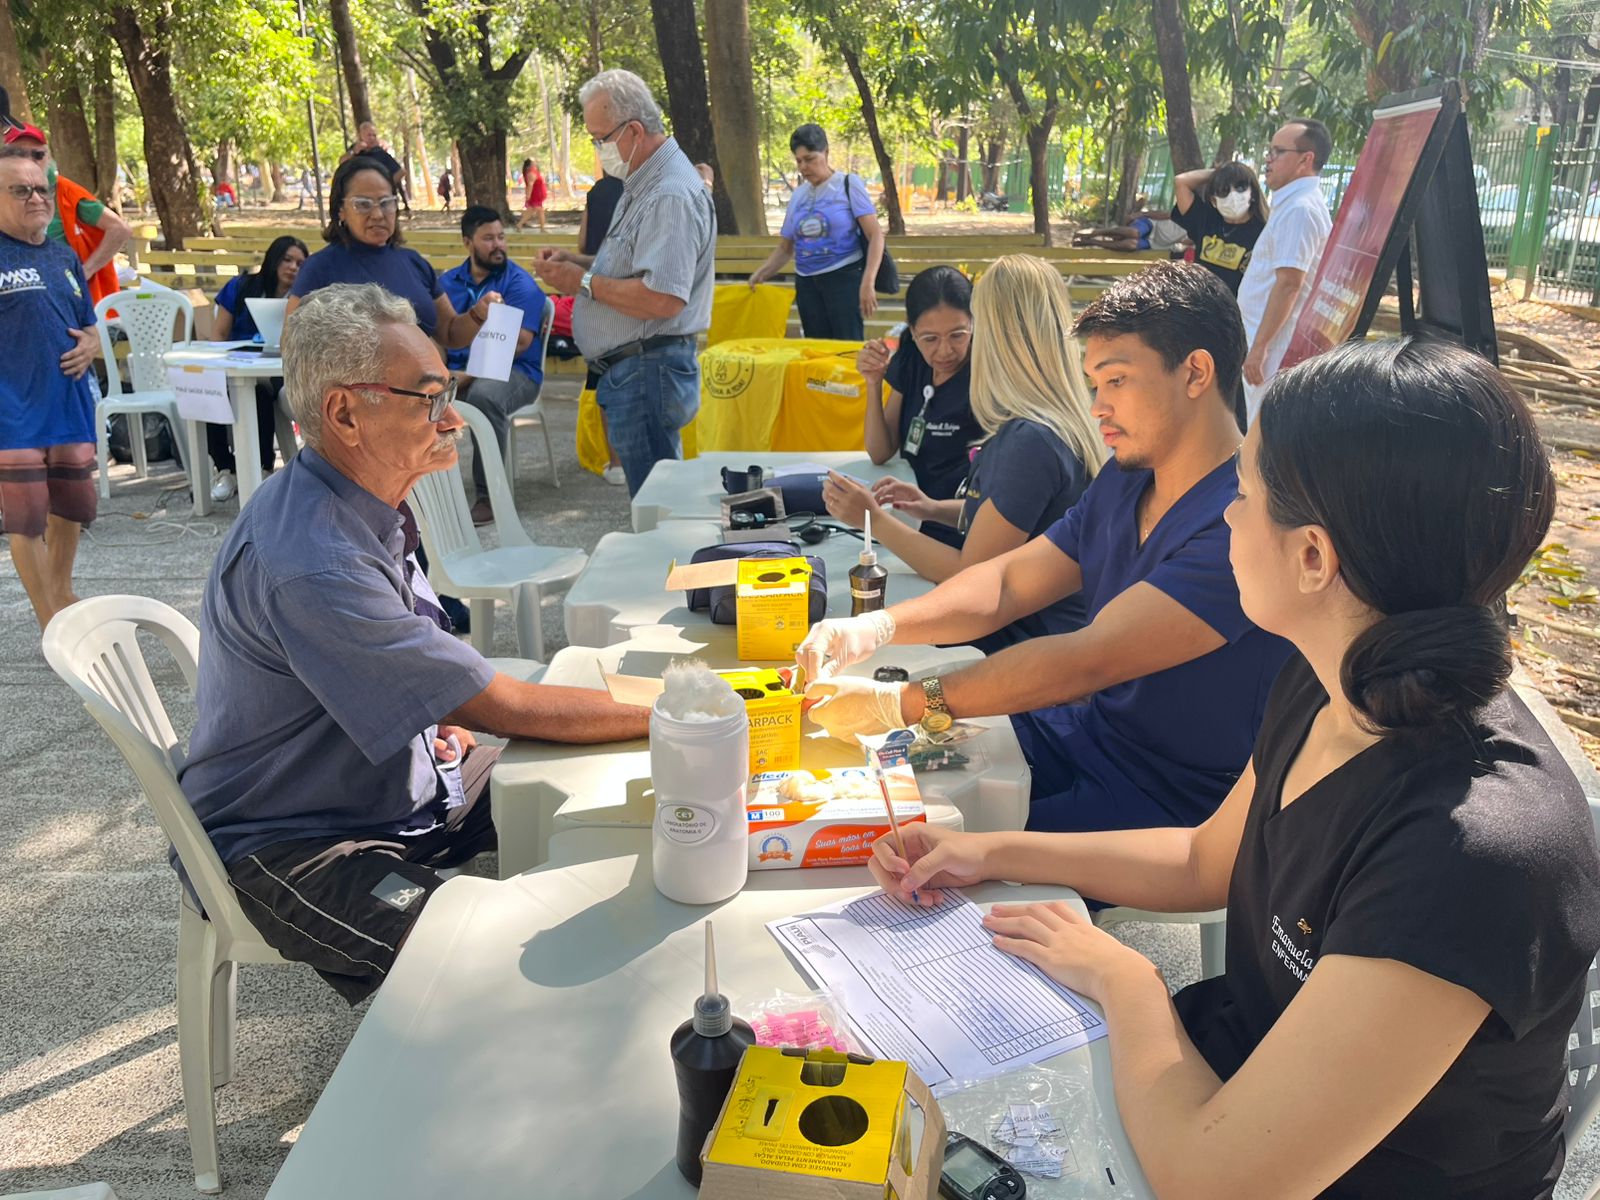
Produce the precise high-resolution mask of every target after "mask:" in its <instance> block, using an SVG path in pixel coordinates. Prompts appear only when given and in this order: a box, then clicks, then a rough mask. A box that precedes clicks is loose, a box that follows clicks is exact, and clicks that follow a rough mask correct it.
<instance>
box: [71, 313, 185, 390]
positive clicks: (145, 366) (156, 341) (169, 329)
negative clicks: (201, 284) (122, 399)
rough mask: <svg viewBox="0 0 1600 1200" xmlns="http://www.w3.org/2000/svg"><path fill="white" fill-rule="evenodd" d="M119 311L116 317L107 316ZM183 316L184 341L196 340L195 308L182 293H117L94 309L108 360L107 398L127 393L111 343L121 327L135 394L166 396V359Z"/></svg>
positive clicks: (103, 349) (102, 346) (130, 378)
mask: <svg viewBox="0 0 1600 1200" xmlns="http://www.w3.org/2000/svg"><path fill="white" fill-rule="evenodd" d="M113 309H114V310H116V314H117V315H116V316H115V317H107V316H106V314H107V312H109V311H111V310H113ZM180 313H182V314H183V340H184V341H186V342H187V341H191V340H193V338H194V305H192V304H190V303H189V298H188V297H187V296H185V295H184V294H183V293H182V292H174V291H159V292H152V291H149V290H146V289H143V288H140V289H136V290H132V291H125V292H113V293H112V294H111V295H109V296H107V297H106V298H105V299H104V300H102V301H100V303H98V304H96V305H95V306H94V315H95V317H96V318H97V319H98V325H97V328H98V329H99V331H100V349H101V352H102V353H103V354H104V355H105V360H106V377H107V384H106V394H107V395H108V396H117V395H121V394H122V393H123V388H122V379H121V376H120V374H119V373H118V372H117V370H116V362H117V358H116V353H115V350H114V347H113V344H112V341H111V331H112V327H113V326H116V327H120V328H121V330H122V332H123V333H124V334H126V335H127V338H128V360H127V361H128V379H129V380H130V381H131V383H132V385H133V388H132V390H133V391H135V392H164V391H167V390H169V389H168V386H167V365H166V363H165V362H164V361H163V358H162V356H163V355H165V354H166V352H167V351H168V350H171V349H172V347H173V344H174V334H173V331H174V327H175V325H176V322H177V319H178V315H179V314H180Z"/></svg>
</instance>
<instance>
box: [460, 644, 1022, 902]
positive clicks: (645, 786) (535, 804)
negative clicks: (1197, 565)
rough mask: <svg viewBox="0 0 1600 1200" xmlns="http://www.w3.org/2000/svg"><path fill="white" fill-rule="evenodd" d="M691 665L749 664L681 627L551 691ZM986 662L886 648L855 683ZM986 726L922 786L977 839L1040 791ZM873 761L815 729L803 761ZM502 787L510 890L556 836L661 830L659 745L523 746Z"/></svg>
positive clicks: (558, 673) (511, 757)
mask: <svg viewBox="0 0 1600 1200" xmlns="http://www.w3.org/2000/svg"><path fill="white" fill-rule="evenodd" d="M685 655H697V656H699V657H702V658H704V659H705V660H706V661H707V662H709V663H710V664H711V665H712V666H713V667H722V666H733V665H735V664H736V663H737V662H738V659H737V657H736V655H735V651H734V631H733V628H732V627H731V626H726V625H707V626H704V627H703V628H702V629H700V630H696V631H688V632H684V633H682V634H680V633H679V632H678V631H677V630H675V629H672V628H670V627H663V626H648V627H645V628H641V629H637V630H635V631H634V636H633V637H632V638H631V639H630V640H628V641H627V642H620V643H618V644H616V645H614V646H607V647H605V648H603V649H601V648H596V647H592V646H568V647H567V648H566V649H564V650H562V651H560V652H559V653H557V654H556V656H555V657H554V658H553V659H551V660H550V666H549V668H548V670H546V671H545V674H544V678H543V681H542V682H544V683H547V684H565V685H567V686H569V687H588V688H603V687H604V686H605V681H604V678H603V677H602V672H607V673H616V672H618V671H619V670H620V671H621V672H622V673H624V674H648V673H650V672H651V670H652V669H653V670H654V672H655V673H656V674H659V673H660V670H661V667H662V666H663V665H664V664H665V662H666V660H667V659H669V658H675V657H682V656H685ZM981 657H982V655H981V653H980V652H979V651H977V650H974V649H972V648H971V647H967V646H962V647H953V648H950V649H940V648H938V647H935V646H886V647H884V648H883V649H882V650H880V651H879V652H878V653H877V654H876V655H875V656H874V657H873V658H871V659H869V660H868V661H866V662H864V663H857V664H856V665H855V666H853V667H851V668H849V670H848V671H847V672H846V673H847V674H851V675H870V674H871V673H872V671H873V670H874V668H876V667H880V666H885V665H890V664H892V665H894V666H901V667H905V668H906V669H907V670H908V671H909V672H911V676H912V678H914V679H915V678H918V677H920V676H922V675H931V674H934V673H935V672H936V671H938V670H941V669H945V668H947V667H950V666H954V665H955V664H958V663H964V662H971V661H972V660H973V659H975V658H981ZM758 665H766V666H789V665H792V664H790V663H782V664H780V663H764V664H758ZM963 719H965V718H963ZM974 723H976V724H979V725H984V726H986V727H987V728H988V732H986V733H983V734H981V735H979V736H978V737H975V738H972V739H970V740H969V741H966V742H963V743H962V744H961V746H960V747H959V749H960V751H961V753H963V754H965V755H966V756H967V757H968V758H969V759H971V761H970V762H969V763H968V764H967V765H966V766H963V767H954V768H947V769H945V770H942V771H919V772H918V773H917V785H918V787H919V788H920V789H921V791H922V798H923V800H924V801H925V802H926V803H928V804H929V805H930V806H932V805H949V806H950V807H952V808H954V809H956V810H957V811H958V812H959V813H960V814H961V820H962V822H963V825H964V827H965V828H966V829H969V830H973V831H978V832H985V831H991V830H1002V829H1021V828H1022V827H1023V825H1024V823H1026V821H1027V818H1028V789H1029V786H1030V784H1031V783H1032V779H1033V776H1032V773H1031V772H1030V771H1029V769H1028V762H1027V759H1025V758H1024V757H1023V755H1022V747H1021V746H1019V745H1018V744H1017V735H1016V734H1015V733H1014V732H1013V731H1012V728H1011V721H1010V719H1009V718H1007V717H979V718H976V719H975V722H974ZM861 761H862V752H861V751H860V750H859V749H857V748H854V747H851V746H847V745H846V744H845V743H844V742H841V741H838V740H836V739H834V738H830V737H828V735H827V734H825V733H823V732H822V730H821V729H818V728H817V727H816V726H814V725H812V724H811V723H810V722H807V723H806V726H805V735H804V742H803V743H802V746H801V756H800V764H801V766H802V767H803V768H805V769H806V770H814V769H817V768H834V767H843V766H857V765H859V764H860V763H861ZM491 779H492V786H491V788H490V791H489V795H490V799H491V803H492V805H493V813H494V824H495V829H496V830H497V831H498V832H499V835H500V877H501V878H502V879H505V878H508V877H509V876H511V875H515V874H516V873H517V872H519V871H525V870H528V869H529V868H530V867H536V866H538V865H539V864H540V863H542V862H544V861H545V857H546V854H547V852H548V847H549V844H550V839H551V837H552V836H553V835H554V834H555V833H556V832H557V831H559V830H561V829H563V828H570V827H572V826H574V825H601V826H624V827H626V826H631V827H636V828H640V827H642V828H648V827H649V826H650V824H651V823H652V822H653V821H654V819H655V803H654V799H653V795H652V794H651V793H650V744H649V741H648V740H647V739H644V738H640V739H638V740H636V741H631V742H609V743H605V744H602V745H598V746H568V745H562V744H558V743H555V742H535V741H513V742H511V743H509V744H508V745H507V746H506V748H505V750H504V751H503V752H502V753H501V755H500V761H499V762H497V763H496V764H495V767H494V774H493V775H492V776H491ZM797 870H798V869H797ZM819 871H820V873H822V874H826V873H827V872H826V871H825V870H820V869H812V870H810V871H804V870H798V873H800V874H817V873H819ZM784 873H794V872H784Z"/></svg>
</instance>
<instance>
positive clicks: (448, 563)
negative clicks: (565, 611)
mask: <svg viewBox="0 0 1600 1200" xmlns="http://www.w3.org/2000/svg"><path fill="white" fill-rule="evenodd" d="M456 411H457V412H459V413H460V414H461V415H462V416H463V417H464V418H466V421H467V425H468V426H469V427H470V428H471V430H472V436H473V437H474V438H476V439H477V442H478V453H479V454H480V455H482V456H483V473H484V480H485V482H486V483H487V484H488V485H489V504H490V507H491V508H493V509H494V526H495V533H496V534H497V535H498V536H499V539H500V545H499V546H498V547H497V548H496V549H494V550H485V549H484V548H483V543H481V542H480V541H479V540H478V531H477V530H476V529H474V528H473V526H472V509H471V507H470V506H469V505H468V503H467V490H466V488H465V487H464V486H463V485H462V482H461V467H460V464H455V465H453V466H451V467H450V468H449V469H447V470H444V471H435V472H433V474H431V475H424V476H423V477H422V478H421V479H419V480H418V481H417V483H416V486H415V487H413V488H412V489H411V501H412V508H413V509H414V510H415V511H416V514H417V524H418V525H419V526H420V527H421V530H422V543H423V545H424V546H426V547H427V550H428V582H429V583H431V584H432V585H433V589H434V591H436V592H439V593H441V594H444V595H449V596H460V597H462V598H463V599H466V600H468V601H469V602H470V606H471V611H472V645H473V647H474V648H475V649H476V650H477V651H478V653H479V654H483V655H488V654H489V652H490V650H491V649H492V648H493V646H494V605H495V601H496V600H504V601H505V602H506V603H508V604H510V605H511V608H512V611H513V613H514V614H515V617H516V622H517V652H518V653H519V654H521V655H522V656H523V657H524V658H532V659H537V660H538V661H540V662H543V661H544V627H543V622H542V620H541V618H540V605H541V604H542V603H543V600H544V596H545V594H546V593H547V592H548V593H552V594H553V593H555V592H557V591H560V590H562V589H564V588H567V587H570V586H571V585H572V581H573V580H574V579H576V578H577V577H578V573H579V572H580V571H582V570H583V566H584V564H585V563H586V562H588V561H589V556H588V555H587V554H585V553H584V552H583V551H582V550H573V549H568V548H567V547H564V546H536V545H534V543H533V539H531V538H530V537H529V536H528V534H527V531H526V530H525V529H523V528H522V522H521V521H520V520H519V519H518V517H517V509H516V505H515V504H514V503H513V502H512V499H511V486H510V484H508V483H507V482H506V473H505V467H504V466H503V465H502V464H501V461H500V449H499V446H498V445H497V444H496V442H495V437H494V428H493V426H491V425H490V424H489V418H488V417H486V416H484V415H483V414H482V413H481V412H479V411H478V410H477V409H475V408H473V407H472V406H471V405H470V404H463V405H461V406H460V408H458V409H457V410H456Z"/></svg>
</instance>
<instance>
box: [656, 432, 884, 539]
mask: <svg viewBox="0 0 1600 1200" xmlns="http://www.w3.org/2000/svg"><path fill="white" fill-rule="evenodd" d="M801 463H816V464H817V465H818V466H823V467H829V468H831V469H833V470H835V471H841V472H843V473H844V474H846V475H854V476H855V477H856V478H857V479H861V480H865V481H866V482H867V483H872V482H874V481H876V480H878V479H881V478H883V476H885V475H893V476H894V477H895V478H896V479H913V478H915V477H914V476H913V475H912V474H911V464H910V463H908V462H906V460H905V459H903V458H901V457H900V456H899V455H898V454H897V455H895V456H894V457H893V458H891V459H890V460H889V461H888V462H886V463H884V464H883V466H881V467H879V466H874V465H873V462H872V460H871V459H870V458H868V457H867V455H866V451H864V450H859V451H858V450H844V451H839V450H830V451H820V452H807V453H801V452H799V451H777V450H727V451H718V452H717V453H715V454H702V455H701V456H700V457H699V458H691V459H686V460H684V459H673V458H664V459H662V460H661V461H660V462H658V463H656V465H655V466H653V467H651V468H650V475H649V477H648V478H646V479H645V481H644V486H643V487H641V488H640V489H639V494H638V495H636V496H635V497H634V498H633V531H634V532H635V533H643V532H644V531H645V530H647V529H654V528H655V527H656V526H657V525H659V524H661V522H662V521H665V520H668V519H669V518H670V519H674V520H690V521H715V520H719V519H720V518H721V516H722V497H723V496H725V495H727V492H726V491H724V490H723V487H722V468H723V467H733V468H736V469H737V470H740V471H742V470H745V469H746V468H748V467H751V466H758V467H761V468H763V469H768V468H773V467H786V466H797V465H799V464H801Z"/></svg>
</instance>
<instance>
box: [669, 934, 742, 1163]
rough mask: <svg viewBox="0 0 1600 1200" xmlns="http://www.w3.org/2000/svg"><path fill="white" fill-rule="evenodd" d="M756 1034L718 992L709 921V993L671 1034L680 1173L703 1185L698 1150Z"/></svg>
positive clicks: (707, 965)
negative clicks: (676, 1076) (676, 1098)
mask: <svg viewBox="0 0 1600 1200" xmlns="http://www.w3.org/2000/svg"><path fill="white" fill-rule="evenodd" d="M755 1044H756V1035H755V1031H754V1030H753V1029H751V1028H750V1026H749V1025H748V1024H746V1023H745V1022H743V1021H741V1020H739V1018H738V1017H736V1016H734V1015H733V1009H732V1008H731V1007H730V1006H729V1004H728V998H727V997H726V996H724V995H722V994H721V993H720V992H718V991H717V950H716V945H715V943H713V942H712V940H711V922H710V921H707V922H706V992H705V995H703V996H701V997H700V998H699V999H698V1000H696V1001H695V1002H694V1017H693V1019H691V1020H688V1021H685V1022H684V1023H683V1024H682V1025H680V1026H678V1031H677V1032H676V1033H674V1034H673V1035H672V1065H673V1066H674V1067H675V1068H676V1069H677V1072H678V1172H679V1173H680V1174H681V1175H682V1176H683V1177H684V1178H685V1179H687V1180H688V1181H689V1182H690V1183H692V1184H694V1186H695V1187H699V1186H700V1169H701V1166H700V1151H701V1149H703V1148H704V1146H705V1144H706V1135H707V1134H709V1133H710V1132H711V1127H712V1126H713V1125H715V1124H716V1123H717V1114H718V1113H720V1112H721V1111H722V1105H723V1102H724V1101H725V1100H727V1098H728V1091H729V1089H730V1088H732V1087H733V1079H734V1076H735V1075H737V1074H738V1073H739V1060H740V1059H742V1058H743V1057H744V1052H745V1048H746V1047H748V1046H754V1045H755Z"/></svg>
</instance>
